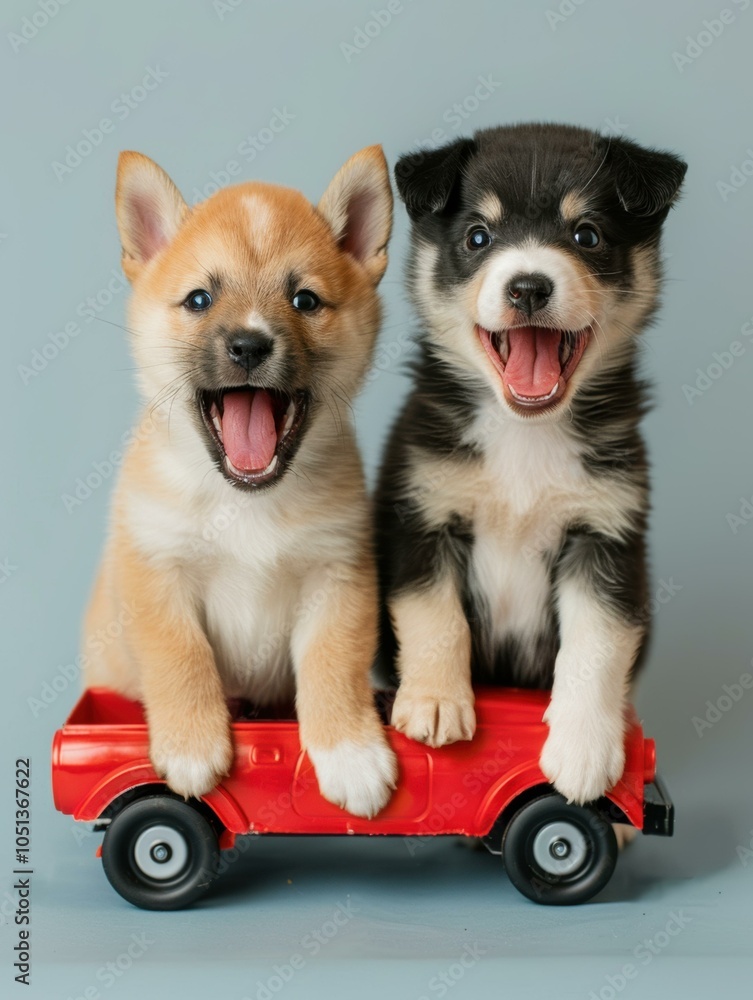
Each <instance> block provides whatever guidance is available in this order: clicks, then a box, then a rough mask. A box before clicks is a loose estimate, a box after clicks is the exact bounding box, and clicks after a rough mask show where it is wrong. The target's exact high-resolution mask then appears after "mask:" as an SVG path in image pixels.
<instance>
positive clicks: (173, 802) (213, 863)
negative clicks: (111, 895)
mask: <svg viewBox="0 0 753 1000" xmlns="http://www.w3.org/2000/svg"><path fill="white" fill-rule="evenodd" d="M157 824H159V825H162V826H167V827H170V828H171V829H172V830H174V831H176V834H177V835H179V836H180V837H181V838H182V840H183V841H185V844H186V845H187V848H188V856H187V860H186V862H185V864H184V865H183V868H182V869H181V870H180V871H179V872H178V873H176V874H175V876H174V877H171V878H169V879H159V880H157V879H153V878H150V877H149V876H148V875H147V874H146V873H145V872H144V871H143V870H142V869H141V868H140V867H139V865H138V864H137V863H136V859H135V854H134V848H135V845H136V841H137V839H138V837H139V835H140V834H141V833H143V832H144V830H147V829H148V828H149V827H151V826H154V825H157ZM219 860H220V850H219V844H218V841H217V834H216V833H215V831H214V830H213V829H212V826H211V824H210V823H209V822H208V820H206V819H205V818H204V816H202V814H201V813H200V812H199V811H198V810H197V809H195V808H194V807H193V806H191V805H188V803H186V802H182V801H180V800H179V799H174V798H171V797H170V796H168V795H150V796H148V797H147V798H143V799H138V800H137V801H136V802H132V803H131V804H130V805H128V806H125V807H124V808H123V809H122V810H121V811H120V812H118V813H117V814H116V815H115V817H114V818H113V820H112V822H111V823H110V824H109V826H108V827H107V831H106V833H105V837H104V841H103V842H102V864H103V866H104V869H105V875H106V876H107V878H108V880H109V882H110V885H111V886H112V887H113V889H115V891H116V892H118V893H120V895H121V896H122V897H123V898H124V899H127V900H128V902H129V903H133V905H134V906H140V907H141V908H142V909H144V910H178V909H181V908H183V907H185V906H190V904H191V903H193V902H195V900H197V899H198V898H199V897H200V896H202V895H203V894H204V893H205V892H206V891H207V889H208V888H209V886H210V885H211V884H212V882H213V881H214V879H215V878H216V876H217V869H218V865H219Z"/></svg>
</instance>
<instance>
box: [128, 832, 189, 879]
mask: <svg viewBox="0 0 753 1000" xmlns="http://www.w3.org/2000/svg"><path fill="white" fill-rule="evenodd" d="M133 856H134V860H135V861H136V864H137V866H138V867H139V869H140V870H141V871H142V872H143V873H144V875H147V876H148V877H149V878H154V879H159V880H160V881H162V880H165V879H169V878H175V876H176V875H179V874H180V873H181V872H182V871H183V869H184V868H185V865H186V862H187V861H188V844H187V842H186V838H185V837H184V836H183V834H182V833H179V832H178V830H176V829H175V828H174V827H172V826H163V825H155V826H150V827H149V828H148V829H146V830H144V831H143V832H142V833H140V834H139V836H138V838H137V840H136V843H135V845H134V848H133Z"/></svg>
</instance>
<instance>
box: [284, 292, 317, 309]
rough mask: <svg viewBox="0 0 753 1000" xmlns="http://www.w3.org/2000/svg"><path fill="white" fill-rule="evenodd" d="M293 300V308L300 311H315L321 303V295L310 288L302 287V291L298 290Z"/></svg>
mask: <svg viewBox="0 0 753 1000" xmlns="http://www.w3.org/2000/svg"><path fill="white" fill-rule="evenodd" d="M291 301H292V304H293V308H294V309H297V310H298V311H299V312H313V311H314V309H317V308H318V307H319V306H320V305H321V301H320V299H319V296H318V295H316V293H315V292H311V291H309V289H308V288H302V289H301V290H300V292H296V293H295V295H294V296H293V298H292V300H291Z"/></svg>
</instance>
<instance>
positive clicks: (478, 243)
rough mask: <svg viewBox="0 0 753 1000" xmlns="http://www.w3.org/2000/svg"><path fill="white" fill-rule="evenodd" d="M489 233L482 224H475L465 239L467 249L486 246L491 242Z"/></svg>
mask: <svg viewBox="0 0 753 1000" xmlns="http://www.w3.org/2000/svg"><path fill="white" fill-rule="evenodd" d="M491 241H492V238H491V234H490V233H488V232H487V231H486V230H485V229H484V228H483V227H482V226H476V228H475V229H472V230H471V231H470V233H468V239H467V240H466V241H465V243H466V246H467V247H468V249H469V250H483V249H484V247H488V246H489V244H490V243H491Z"/></svg>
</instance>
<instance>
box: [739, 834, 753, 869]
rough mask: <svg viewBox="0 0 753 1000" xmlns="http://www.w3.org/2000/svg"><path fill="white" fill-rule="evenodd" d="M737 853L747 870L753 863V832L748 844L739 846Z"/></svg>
mask: <svg viewBox="0 0 753 1000" xmlns="http://www.w3.org/2000/svg"><path fill="white" fill-rule="evenodd" d="M735 852H736V854H737V856H738V858H739V859H740V864H741V865H742V866H743V868H747V867H748V865H749V864H751V862H753V830H751V831H750V840H749V841H748V843H747V844H738V845H737V847H736V848H735Z"/></svg>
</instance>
